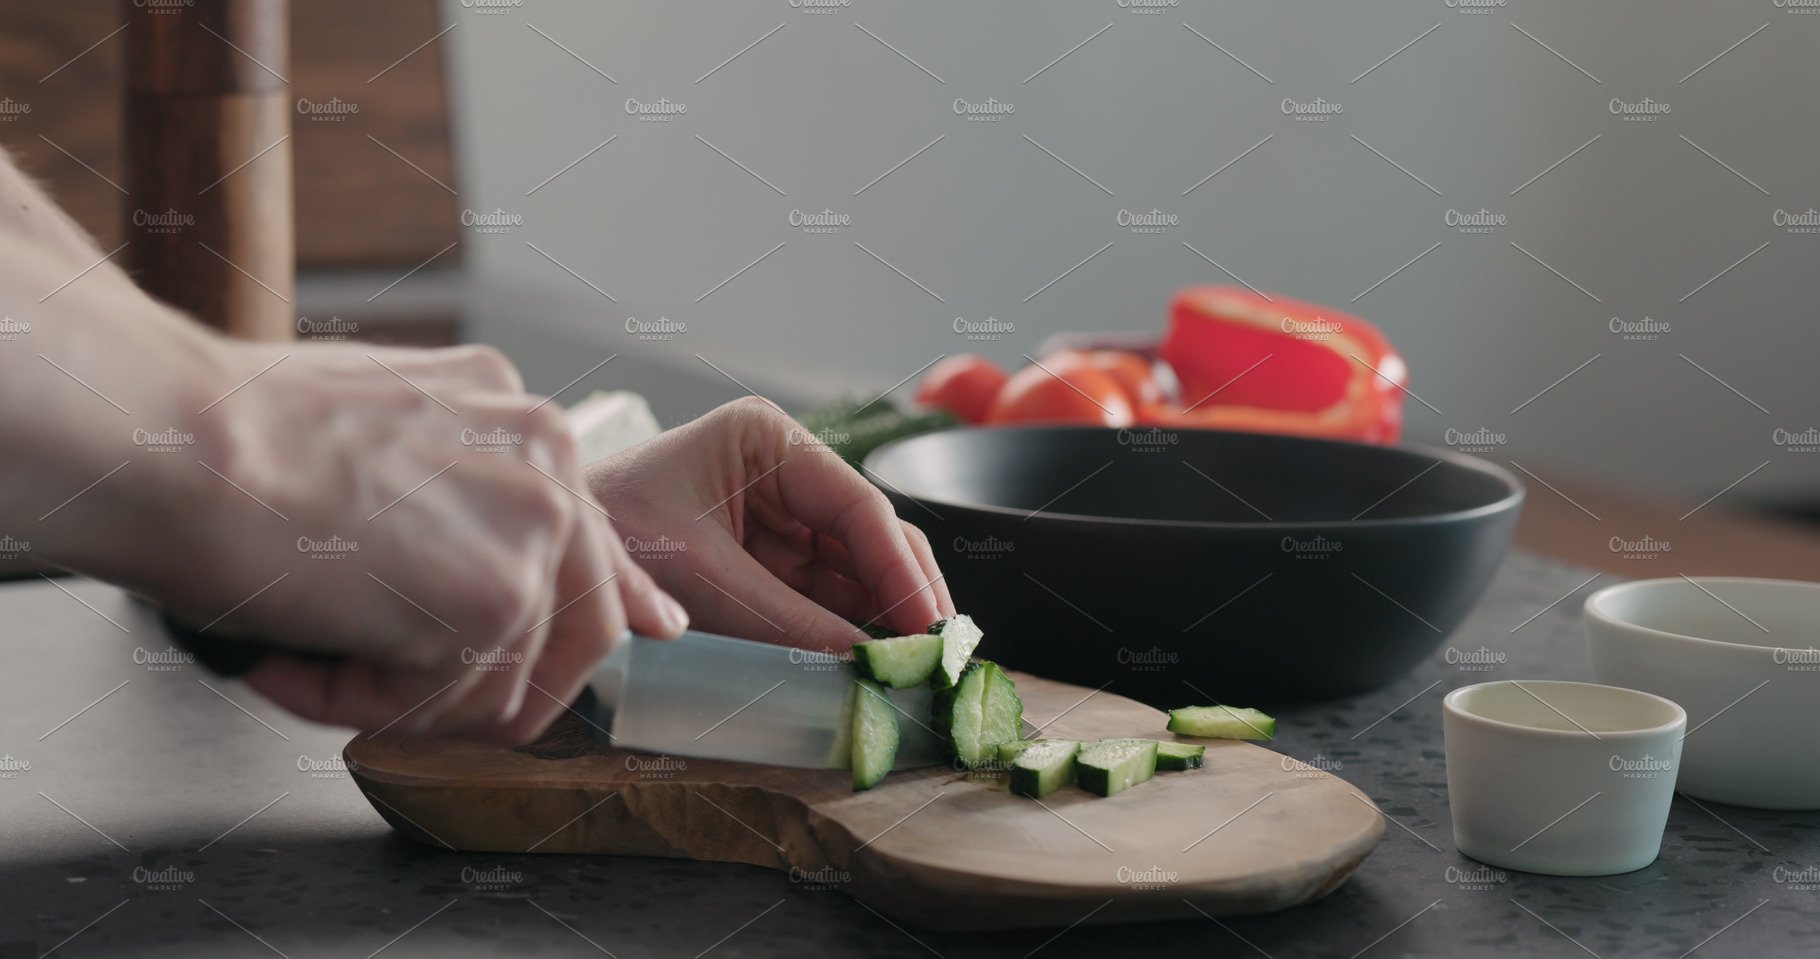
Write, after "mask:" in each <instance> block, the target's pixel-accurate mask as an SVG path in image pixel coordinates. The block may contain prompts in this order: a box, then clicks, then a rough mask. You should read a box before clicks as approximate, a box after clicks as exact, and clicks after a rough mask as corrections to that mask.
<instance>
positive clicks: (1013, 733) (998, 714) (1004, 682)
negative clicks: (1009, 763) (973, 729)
mask: <svg viewBox="0 0 1820 959" xmlns="http://www.w3.org/2000/svg"><path fill="white" fill-rule="evenodd" d="M986 670H987V679H986V701H985V704H984V705H983V706H982V707H981V709H980V746H979V754H980V758H981V759H982V760H990V759H995V758H997V757H998V747H999V746H1001V745H1003V744H1005V743H1008V742H1015V741H1016V740H1017V738H1018V737H1019V736H1021V735H1023V732H1024V701H1023V700H1022V699H1019V698H1018V695H1017V683H1014V682H1012V681H1011V677H1010V676H1007V675H1005V671H1004V670H1002V669H1000V668H999V666H998V664H997V663H987V664H986Z"/></svg>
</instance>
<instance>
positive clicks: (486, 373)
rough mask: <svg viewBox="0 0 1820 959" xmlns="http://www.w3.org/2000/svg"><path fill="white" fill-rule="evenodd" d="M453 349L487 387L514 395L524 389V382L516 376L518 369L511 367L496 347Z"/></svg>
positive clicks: (476, 345) (508, 360) (485, 345)
mask: <svg viewBox="0 0 1820 959" xmlns="http://www.w3.org/2000/svg"><path fill="white" fill-rule="evenodd" d="M455 349H457V350H459V351H461V352H460V357H459V358H460V359H461V360H462V361H464V362H465V363H466V364H467V365H468V367H469V368H470V369H473V370H474V371H475V373H476V376H477V377H478V378H479V379H480V380H481V381H482V382H484V383H486V384H487V385H489V386H492V387H495V388H497V389H502V390H510V391H512V392H514V393H516V392H521V391H522V390H523V389H524V381H523V380H522V379H521V378H520V377H519V375H518V367H517V366H515V365H513V363H512V361H511V360H510V359H508V358H507V357H506V355H505V354H504V353H502V352H500V350H499V349H498V348H497V347H493V346H489V345H487V344H485V343H476V344H472V345H468V346H459V347H456V348H455Z"/></svg>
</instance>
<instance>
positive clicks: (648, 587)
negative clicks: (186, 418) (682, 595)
mask: <svg viewBox="0 0 1820 959" xmlns="http://www.w3.org/2000/svg"><path fill="white" fill-rule="evenodd" d="M220 350H221V354H220V361H219V362H218V363H217V364H215V366H216V368H217V371H218V373H219V374H220V375H218V376H216V377H213V382H214V383H215V385H217V386H219V389H218V390H217V393H220V394H227V395H226V398H225V399H222V400H220V402H219V403H217V404H216V405H214V406H213V407H211V408H209V409H208V410H207V411H205V412H202V413H200V414H194V415H193V416H192V418H191V420H190V422H191V424H192V427H193V430H194V433H195V436H196V443H195V446H194V447H193V452H194V453H195V454H196V455H195V459H197V460H200V461H201V464H203V465H197V464H196V463H194V462H189V461H188V460H189V457H187V456H172V457H169V459H170V460H173V461H177V460H181V461H182V462H172V463H170V464H168V465H166V466H165V467H164V469H165V470H166V472H169V471H172V470H187V471H188V473H189V475H187V476H182V477H181V478H180V480H179V481H178V482H179V485H181V486H183V487H184V488H187V489H188V490H189V491H190V494H189V497H188V503H189V504H190V505H191V506H192V507H193V508H192V509H190V510H189V511H188V512H189V515H188V516H186V517H185V519H186V520H187V522H186V523H185V525H184V526H182V527H180V528H179V529H177V530H174V531H163V530H160V531H158V532H160V533H169V534H174V536H175V542H171V541H169V540H168V539H167V540H166V541H165V542H162V543H160V544H159V549H160V552H162V553H164V554H165V555H166V557H167V559H166V561H165V565H166V566H167V567H168V566H169V563H168V556H171V555H175V556H181V557H194V558H195V561H194V562H193V563H192V564H186V566H185V568H183V569H181V570H178V569H174V568H171V569H167V570H166V573H167V574H168V575H161V576H159V577H157V578H156V579H154V580H153V581H152V582H149V583H148V584H147V586H148V587H149V588H148V589H147V590H146V591H147V592H150V593H151V594H152V595H153V598H155V599H157V600H159V601H161V602H163V603H165V604H166V605H167V606H168V607H169V608H170V609H171V611H172V612H173V613H174V614H175V615H177V616H178V617H180V618H181V619H183V620H185V621H186V622H189V623H192V624H194V625H196V626H206V629H207V632H208V633H210V634H215V635H223V636H242V637H248V638H257V639H258V640H259V641H260V642H262V643H268V644H272V645H279V646H288V647H293V648H296V649H300V650H313V651H319V652H329V653H335V654H341V658H340V659H339V660H336V661H331V662H324V661H322V660H318V659H310V658H304V657H297V656H290V655H274V656H269V657H267V658H266V659H265V660H263V661H261V663H260V664H259V665H258V666H257V667H255V668H254V669H253V670H252V671H251V672H250V673H249V674H248V675H247V677H246V679H247V683H248V685H250V686H251V687H252V688H254V689H256V690H258V691H259V692H261V693H263V694H264V695H265V696H267V697H269V698H270V699H272V700H273V701H274V702H276V703H278V704H279V705H281V706H283V707H285V708H286V709H289V710H291V711H292V712H295V713H297V714H298V715H300V716H302V717H304V718H306V719H311V720H315V721H318V722H326V723H335V724H341V725H348V726H355V727H358V728H361V729H365V730H379V729H388V728H389V729H392V730H393V731H410V732H428V731H436V732H449V731H457V730H459V731H466V732H470V733H475V734H478V735H481V736H484V737H486V738H489V739H494V740H498V741H504V742H512V743H517V742H523V741H526V740H528V739H531V738H533V737H535V736H536V735H537V734H538V733H539V732H541V731H542V730H543V729H544V727H545V726H547V725H548V724H549V723H550V721H551V720H553V719H554V718H555V717H556V716H557V715H558V714H559V713H560V712H561V710H562V709H563V708H564V707H565V706H566V704H567V703H568V702H569V701H570V699H571V698H572V697H573V696H574V695H575V694H576V693H577V691H578V690H579V689H580V687H581V685H582V683H583V682H584V681H585V679H586V677H587V674H588V672H589V671H590V670H591V669H592V667H593V666H594V665H595V664H596V663H597V662H598V661H599V660H600V659H601V658H602V657H603V656H604V655H605V654H606V653H607V652H609V650H610V649H611V647H612V646H613V645H614V644H615V642H616V641H617V640H618V638H619V637H620V636H622V635H623V634H624V632H625V631H626V629H627V628H628V626H629V627H630V628H631V629H633V630H636V631H638V632H640V633H644V634H647V635H653V636H673V635H675V634H677V633H679V632H681V630H682V629H683V628H684V626H686V624H687V617H686V616H685V615H684V614H683V612H682V609H681V607H680V606H678V605H677V604H676V602H675V601H674V600H673V599H671V598H670V597H669V596H668V595H666V594H665V593H664V592H663V591H662V590H660V589H659V588H658V587H657V586H656V585H655V584H654V583H653V582H652V581H651V579H650V577H649V576H647V575H646V574H645V573H644V572H643V571H642V570H641V569H640V568H639V567H638V566H637V565H635V564H633V563H632V562H630V561H629V560H628V559H627V557H626V554H625V551H624V547H623V544H622V543H621V541H620V537H619V536H617V535H616V534H615V533H614V532H613V531H612V528H611V525H610V523H609V520H608V518H607V516H606V513H605V510H604V509H603V508H602V507H601V506H600V505H599V504H598V502H596V501H595V500H594V499H593V497H592V496H591V494H590V493H589V492H588V488H587V486H586V485H585V484H584V482H583V481H582V478H581V472H580V469H579V465H578V464H577V463H576V452H575V444H574V442H573V440H572V438H571V437H570V434H569V432H568V429H567V426H566V424H565V422H564V419H563V416H562V410H561V408H560V407H559V406H558V405H557V404H555V403H553V402H552V403H541V404H540V401H539V399H538V398H537V397H532V396H527V395H526V394H525V393H524V391H523V387H522V385H521V383H520V381H519V378H518V374H517V371H516V370H515V369H513V367H512V365H511V364H510V362H508V361H507V360H506V359H505V358H504V357H503V356H502V355H501V354H499V353H498V352H497V351H494V350H492V349H490V348H486V347H457V348H453V349H443V350H405V349H383V348H371V347H356V346H344V345H339V344H335V345H331V344H301V345H287V346H284V347H276V346H272V345H254V344H222V345H220ZM281 358H282V359H281ZM274 361H277V362H276V365H270V364H272V363H273V362H274ZM268 366H270V368H269V369H266V368H267V367H268ZM262 369H263V370H265V372H263V373H261V372H260V371H261V370H262ZM249 377H250V378H251V379H250V381H249V380H248V378H249ZM243 381H246V382H245V385H244V386H242V387H240V388H239V389H237V390H234V389H233V388H234V386H235V385H236V384H239V383H241V382H243ZM230 390H233V392H231V393H229V391H230ZM192 409H193V407H192ZM204 466H206V467H207V469H206V470H205V469H204ZM211 473H213V474H214V475H211ZM236 487H239V488H238V489H236ZM162 505H163V508H164V509H166V510H169V504H168V503H166V504H162ZM280 514H282V515H280ZM142 538H143V537H142Z"/></svg>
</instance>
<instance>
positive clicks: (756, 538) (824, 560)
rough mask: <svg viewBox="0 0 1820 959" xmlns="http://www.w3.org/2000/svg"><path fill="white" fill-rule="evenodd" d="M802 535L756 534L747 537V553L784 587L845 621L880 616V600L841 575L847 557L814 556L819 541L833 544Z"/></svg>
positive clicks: (807, 533)
mask: <svg viewBox="0 0 1820 959" xmlns="http://www.w3.org/2000/svg"><path fill="white" fill-rule="evenodd" d="M801 532H802V534H803V535H801V536H789V535H787V534H784V533H779V532H777V531H775V530H772V529H767V528H760V529H757V530H754V531H753V532H752V533H751V534H750V535H748V536H747V537H746V551H747V552H748V553H751V554H752V558H753V559H756V560H758V562H759V563H760V564H761V565H762V566H764V567H765V569H766V570H768V571H769V572H770V573H771V575H773V576H775V577H777V578H778V579H779V580H780V581H782V582H783V584H784V585H786V586H788V587H790V588H791V589H794V590H796V591H797V592H798V593H801V594H803V595H804V596H807V597H808V598H809V599H811V600H813V601H814V602H815V603H816V604H817V605H819V606H821V607H823V608H825V609H827V610H828V611H830V612H832V613H834V614H835V615H837V616H839V617H841V618H842V619H845V620H847V621H849V622H863V621H865V620H868V619H871V618H872V617H873V616H875V615H877V614H878V613H879V611H880V609H881V607H880V605H879V603H878V599H877V597H875V596H873V595H872V591H871V590H869V589H867V588H866V587H864V586H861V585H860V584H859V583H857V582H855V581H853V580H852V579H851V578H849V577H848V576H847V575H846V574H845V573H843V572H842V569H843V568H845V557H844V556H840V557H834V556H830V555H828V554H827V553H826V552H823V553H821V554H819V555H818V554H817V553H816V552H815V546H814V545H813V544H815V543H816V541H817V540H822V541H824V542H826V543H830V544H831V543H832V542H833V541H832V540H827V539H826V538H825V537H820V536H818V535H817V534H815V533H812V532H810V531H809V530H806V529H805V530H802V531H801ZM805 544H810V545H807V546H805ZM837 548H838V547H837Z"/></svg>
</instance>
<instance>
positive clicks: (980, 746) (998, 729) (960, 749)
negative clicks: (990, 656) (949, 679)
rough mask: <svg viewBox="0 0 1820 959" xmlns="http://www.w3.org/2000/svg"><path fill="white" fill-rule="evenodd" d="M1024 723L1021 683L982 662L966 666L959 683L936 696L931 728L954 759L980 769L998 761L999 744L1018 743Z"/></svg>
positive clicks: (994, 665)
mask: <svg viewBox="0 0 1820 959" xmlns="http://www.w3.org/2000/svg"><path fill="white" fill-rule="evenodd" d="M1023 719H1024V704H1023V701H1022V700H1020V699H1018V696H1017V684H1016V683H1014V682H1012V681H1011V677H1009V676H1007V675H1005V672H1004V670H1002V669H1000V668H999V667H998V664H997V663H994V662H990V661H986V660H980V661H978V662H973V663H969V664H968V665H967V667H966V668H965V669H964V670H963V671H962V673H961V680H960V682H958V683H956V684H955V685H954V686H952V687H950V688H948V689H943V690H940V691H938V692H937V693H936V694H935V705H934V715H933V716H932V717H931V720H932V721H931V723H930V728H932V729H933V730H934V731H935V732H936V734H937V735H938V736H940V737H941V738H942V748H943V750H944V752H946V754H947V755H948V756H949V757H950V758H952V759H954V760H955V761H957V762H959V763H960V764H961V765H962V766H965V767H966V768H968V769H979V768H981V767H982V766H986V765H988V764H990V763H992V762H995V761H996V760H997V759H998V756H999V746H1000V745H1002V744H1004V743H1009V742H1014V741H1016V739H1017V737H1018V734H1019V733H1020V732H1022V730H1023Z"/></svg>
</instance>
